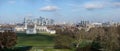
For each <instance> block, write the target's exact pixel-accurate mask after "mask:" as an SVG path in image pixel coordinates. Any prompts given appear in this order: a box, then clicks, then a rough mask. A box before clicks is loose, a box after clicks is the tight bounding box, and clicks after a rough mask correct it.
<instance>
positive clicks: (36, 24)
mask: <svg viewBox="0 0 120 51" xmlns="http://www.w3.org/2000/svg"><path fill="white" fill-rule="evenodd" d="M52 21H53V20H52ZM52 21H49V20H48V19H43V18H41V17H40V19H35V20H32V19H25V21H24V30H25V31H26V33H27V34H36V33H41V32H48V33H50V34H55V33H56V31H55V30H49V29H48V28H47V26H46V25H50V23H51V24H52V23H53V22H52Z"/></svg>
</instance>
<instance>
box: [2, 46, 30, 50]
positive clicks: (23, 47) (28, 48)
mask: <svg viewBox="0 0 120 51" xmlns="http://www.w3.org/2000/svg"><path fill="white" fill-rule="evenodd" d="M31 48H32V46H21V47H15V48H13V49H8V48H4V49H0V51H29V50H30V49H31Z"/></svg>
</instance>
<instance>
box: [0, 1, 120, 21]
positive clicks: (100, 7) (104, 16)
mask: <svg viewBox="0 0 120 51" xmlns="http://www.w3.org/2000/svg"><path fill="white" fill-rule="evenodd" d="M39 16H42V17H45V18H50V19H54V20H55V21H56V22H80V21H81V20H88V21H91V22H107V21H115V22H120V0H0V23H16V22H22V21H23V18H25V17H29V18H38V17H39Z"/></svg>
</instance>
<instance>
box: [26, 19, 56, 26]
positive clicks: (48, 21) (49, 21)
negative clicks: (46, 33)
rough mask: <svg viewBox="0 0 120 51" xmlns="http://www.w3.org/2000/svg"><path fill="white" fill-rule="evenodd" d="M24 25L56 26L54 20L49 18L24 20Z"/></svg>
mask: <svg viewBox="0 0 120 51" xmlns="http://www.w3.org/2000/svg"><path fill="white" fill-rule="evenodd" d="M24 24H30V25H33V24H36V25H39V26H46V25H53V24H54V20H53V19H48V18H44V17H39V18H34V19H31V18H28V17H26V18H24Z"/></svg>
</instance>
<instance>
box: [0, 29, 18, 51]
mask: <svg viewBox="0 0 120 51" xmlns="http://www.w3.org/2000/svg"><path fill="white" fill-rule="evenodd" d="M16 40H17V36H16V33H15V32H13V31H4V32H0V49H5V48H7V49H8V48H12V47H13V46H15V44H16V42H17V41H16Z"/></svg>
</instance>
